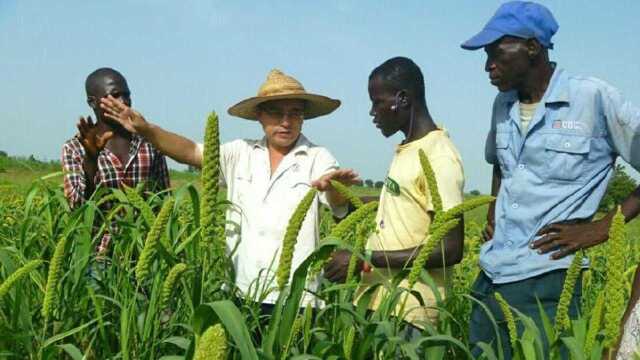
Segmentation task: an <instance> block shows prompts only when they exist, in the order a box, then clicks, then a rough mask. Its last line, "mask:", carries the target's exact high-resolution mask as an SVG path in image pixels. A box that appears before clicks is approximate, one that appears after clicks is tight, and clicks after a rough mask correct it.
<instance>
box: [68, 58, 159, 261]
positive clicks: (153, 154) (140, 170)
mask: <svg viewBox="0 0 640 360" xmlns="http://www.w3.org/2000/svg"><path fill="white" fill-rule="evenodd" d="M85 89H86V92H87V103H88V104H89V106H90V107H91V108H92V109H93V112H94V114H95V116H96V122H95V123H94V122H93V121H92V120H91V117H90V116H89V117H87V119H85V118H84V117H80V120H79V122H78V124H77V127H78V130H79V133H78V134H77V135H75V136H74V137H73V138H71V139H69V140H68V141H67V142H65V143H64V145H63V146H62V168H63V170H64V172H65V175H64V193H65V196H66V197H67V200H68V201H69V204H70V206H71V207H72V208H77V207H79V206H80V205H82V204H83V203H84V201H85V200H86V199H88V198H89V197H91V195H92V194H93V192H94V191H95V190H96V189H97V188H98V187H107V188H122V187H123V186H128V187H134V186H136V185H138V184H139V183H141V182H144V183H145V184H146V190H149V191H160V190H164V189H166V188H168V187H169V172H168V170H167V162H166V160H165V157H164V156H163V155H162V154H160V153H159V152H158V151H157V150H156V149H155V148H154V147H153V146H152V145H151V144H150V143H148V142H147V141H146V140H144V139H143V138H142V137H140V136H139V135H136V134H131V133H130V132H129V131H127V130H126V129H124V128H123V127H122V126H121V125H120V124H119V123H117V122H115V121H113V120H111V119H109V118H107V117H105V116H104V111H103V110H102V109H101V108H100V99H101V98H104V97H107V96H108V95H111V96H112V97H114V98H116V99H117V100H119V101H121V102H123V103H124V104H127V105H128V106H130V105H131V98H130V91H129V87H128V85H127V81H126V79H125V78H124V77H123V76H122V74H120V73H119V72H117V71H116V70H113V69H109V68H101V69H98V70H96V71H94V72H93V73H91V74H90V75H89V76H88V77H87V80H86V82H85ZM109 207H110V206H109V204H105V208H106V209H108V208H109ZM114 230H115V229H114V226H111V230H110V232H111V233H113V231H114ZM110 240H111V235H110V234H105V236H104V237H103V238H102V241H101V242H100V245H99V246H98V253H103V252H104V251H105V250H106V249H107V246H108V245H109V242H110Z"/></svg>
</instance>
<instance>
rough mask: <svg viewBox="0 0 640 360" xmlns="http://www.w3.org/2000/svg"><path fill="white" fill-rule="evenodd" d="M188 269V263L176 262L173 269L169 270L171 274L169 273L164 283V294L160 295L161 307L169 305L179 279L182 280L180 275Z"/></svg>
mask: <svg viewBox="0 0 640 360" xmlns="http://www.w3.org/2000/svg"><path fill="white" fill-rule="evenodd" d="M186 270H187V265H185V264H183V263H179V264H176V265H174V266H173V267H172V268H171V270H169V275H167V278H166V279H165V280H164V283H162V292H161V294H162V295H161V297H160V307H161V308H164V307H167V306H168V305H169V301H170V300H171V294H173V292H174V289H175V288H176V287H177V284H178V281H180V276H181V275H182V273H183V272H185V271H186Z"/></svg>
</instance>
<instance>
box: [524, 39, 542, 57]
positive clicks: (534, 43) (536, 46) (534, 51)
mask: <svg viewBox="0 0 640 360" xmlns="http://www.w3.org/2000/svg"><path fill="white" fill-rule="evenodd" d="M526 45H527V54H528V55H529V57H530V58H534V57H536V56H538V54H540V51H542V45H540V43H539V42H538V40H536V39H527V43H526Z"/></svg>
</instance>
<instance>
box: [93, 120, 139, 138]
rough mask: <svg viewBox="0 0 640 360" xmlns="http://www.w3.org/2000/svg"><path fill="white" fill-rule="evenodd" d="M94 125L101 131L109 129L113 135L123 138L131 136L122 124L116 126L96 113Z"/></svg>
mask: <svg viewBox="0 0 640 360" xmlns="http://www.w3.org/2000/svg"><path fill="white" fill-rule="evenodd" d="M96 127H97V128H98V129H99V130H100V132H101V133H104V132H106V131H111V132H113V136H114V137H121V138H125V139H130V138H131V133H130V132H129V131H127V129H125V128H123V127H122V126H117V125H114V124H112V123H110V122H107V121H105V120H104V119H102V118H100V117H98V116H97V115H96Z"/></svg>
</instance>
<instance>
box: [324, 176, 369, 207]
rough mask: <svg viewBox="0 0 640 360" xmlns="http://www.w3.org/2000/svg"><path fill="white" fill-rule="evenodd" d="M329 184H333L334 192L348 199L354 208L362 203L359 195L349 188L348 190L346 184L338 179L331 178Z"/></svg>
mask: <svg viewBox="0 0 640 360" xmlns="http://www.w3.org/2000/svg"><path fill="white" fill-rule="evenodd" d="M331 186H333V188H334V189H335V190H336V192H338V194H340V195H342V197H344V198H345V199H347V201H349V202H350V203H351V205H353V207H355V208H356V209H357V208H359V207H360V206H362V205H364V204H363V203H362V200H360V198H359V197H357V196H356V195H355V194H354V193H353V192H352V191H351V190H349V188H348V187H347V186H346V185H344V184H343V183H341V182H340V181H337V180H331Z"/></svg>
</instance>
